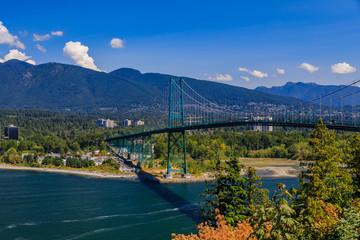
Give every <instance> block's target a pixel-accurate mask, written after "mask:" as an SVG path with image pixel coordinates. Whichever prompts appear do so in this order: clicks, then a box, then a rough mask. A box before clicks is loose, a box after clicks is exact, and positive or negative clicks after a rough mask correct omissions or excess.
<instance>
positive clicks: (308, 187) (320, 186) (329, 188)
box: [297, 120, 353, 211]
mask: <svg viewBox="0 0 360 240" xmlns="http://www.w3.org/2000/svg"><path fill="white" fill-rule="evenodd" d="M310 147H311V153H310V155H309V157H308V160H307V161H306V162H304V165H305V166H306V167H307V171H306V172H303V174H302V176H301V178H300V187H299V190H298V192H297V198H298V200H299V201H300V202H304V203H309V202H310V201H313V200H315V201H316V200H317V201H319V200H322V201H324V202H326V203H327V202H328V203H331V204H335V205H339V206H345V205H346V204H347V202H348V200H349V198H350V196H351V193H352V191H353V188H352V180H351V176H350V174H349V172H348V170H347V169H345V168H344V167H343V164H344V161H343V159H344V154H343V152H342V151H341V150H339V149H337V148H336V146H335V135H334V132H333V131H331V132H330V131H328V129H327V128H326V126H325V125H324V124H323V123H322V121H321V120H320V122H319V124H317V125H316V127H315V131H314V132H313V133H312V134H311V138H310ZM308 210H309V211H310V209H308Z"/></svg>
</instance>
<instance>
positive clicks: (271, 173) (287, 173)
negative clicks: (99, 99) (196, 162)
mask: <svg viewBox="0 0 360 240" xmlns="http://www.w3.org/2000/svg"><path fill="white" fill-rule="evenodd" d="M254 167H255V169H257V170H258V175H259V176H261V177H262V178H264V177H267V178H284V177H285V178H295V177H298V174H299V172H300V171H299V170H296V169H294V168H292V167H291V166H276V165H275V166H271V165H270V166H269V165H268V166H266V165H265V166H264V165H263V166H254ZM0 170H22V171H37V172H50V173H62V174H72V175H79V176H87V177H94V178H108V179H109V178H111V179H124V180H138V181H142V180H146V181H150V182H154V183H162V184H172V183H173V184H178V183H197V182H206V181H211V180H214V177H213V176H211V175H212V174H210V175H209V174H207V173H205V174H203V175H202V176H201V177H200V176H196V177H194V176H193V177H192V178H181V177H174V178H173V179H164V178H162V177H159V176H156V175H152V174H151V173H147V172H144V171H142V172H143V173H142V174H140V175H138V174H136V173H133V174H121V173H120V174H115V173H104V172H96V171H89V170H83V169H82V170H76V169H58V168H38V167H26V166H15V165H10V164H4V163H0Z"/></svg>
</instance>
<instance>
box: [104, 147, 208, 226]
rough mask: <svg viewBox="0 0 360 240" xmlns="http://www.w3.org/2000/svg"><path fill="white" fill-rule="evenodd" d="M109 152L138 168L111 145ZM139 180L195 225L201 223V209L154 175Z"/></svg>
mask: <svg viewBox="0 0 360 240" xmlns="http://www.w3.org/2000/svg"><path fill="white" fill-rule="evenodd" d="M107 147H108V149H109V150H111V151H112V152H113V153H115V154H116V156H117V157H119V158H120V159H122V160H123V162H124V164H126V165H127V166H129V167H130V168H136V166H135V165H134V164H133V162H132V161H129V160H127V159H126V158H124V157H123V156H121V155H119V154H118V153H117V152H116V151H115V150H114V149H112V148H111V147H110V146H109V145H108V146H107ZM138 179H139V181H140V182H142V183H143V184H144V185H145V186H146V187H148V188H149V189H151V190H152V191H153V192H154V193H156V194H157V195H159V196H160V197H161V198H162V199H164V200H165V201H167V202H168V203H170V204H171V205H172V206H173V207H174V208H177V209H178V210H179V211H180V212H182V213H183V214H185V215H186V216H188V217H189V218H190V219H191V220H193V221H194V222H195V223H200V220H201V219H200V208H199V207H198V206H196V205H194V204H193V203H191V202H189V201H188V200H186V199H185V198H183V197H181V196H180V195H179V194H176V193H174V192H173V191H171V190H170V189H168V188H167V187H165V186H164V185H163V184H161V183H160V182H159V180H158V179H156V178H155V177H154V176H153V175H152V174H150V173H147V172H144V171H143V174H142V175H139V174H138Z"/></svg>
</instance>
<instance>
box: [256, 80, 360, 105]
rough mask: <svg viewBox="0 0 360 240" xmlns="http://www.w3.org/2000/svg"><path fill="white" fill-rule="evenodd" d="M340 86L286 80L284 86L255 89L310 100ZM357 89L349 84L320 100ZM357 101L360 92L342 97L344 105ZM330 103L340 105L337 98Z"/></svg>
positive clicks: (327, 99) (326, 99)
mask: <svg viewBox="0 0 360 240" xmlns="http://www.w3.org/2000/svg"><path fill="white" fill-rule="evenodd" d="M342 87H344V85H338V86H336V85H318V84H316V83H302V82H298V83H293V82H288V83H286V84H285V85H284V86H280V87H271V88H267V87H257V88H256V89H255V90H257V91H260V92H263V93H270V94H276V95H280V96H290V97H294V98H298V99H301V100H310V99H314V98H316V97H319V96H323V95H325V94H327V93H330V92H333V91H335V90H337V89H340V88H342ZM359 90H360V88H359V87H356V86H351V87H348V88H346V89H344V90H343V91H340V92H337V93H335V94H333V95H332V96H331V99H330V97H327V98H324V99H322V102H323V103H324V102H327V101H330V100H333V99H337V98H340V97H342V96H345V95H347V94H350V93H352V92H355V91H359ZM359 101H360V94H355V95H354V96H349V97H347V98H344V99H343V104H344V105H354V104H358V103H359ZM332 105H333V106H340V105H341V101H340V100H339V101H336V102H333V103H332Z"/></svg>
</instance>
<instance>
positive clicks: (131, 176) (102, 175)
mask: <svg viewBox="0 0 360 240" xmlns="http://www.w3.org/2000/svg"><path fill="white" fill-rule="evenodd" d="M0 169H6V170H26V171H38V172H53V173H65V174H74V175H83V176H89V177H97V178H122V179H137V178H138V176H137V175H136V174H135V173H134V174H112V173H102V172H95V171H87V170H73V169H57V168H35V167H22V166H13V165H8V164H0Z"/></svg>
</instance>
